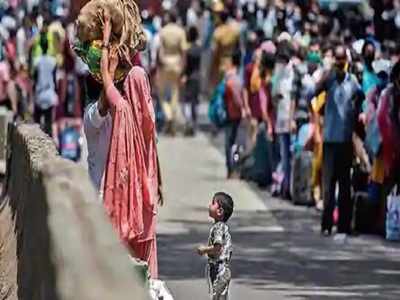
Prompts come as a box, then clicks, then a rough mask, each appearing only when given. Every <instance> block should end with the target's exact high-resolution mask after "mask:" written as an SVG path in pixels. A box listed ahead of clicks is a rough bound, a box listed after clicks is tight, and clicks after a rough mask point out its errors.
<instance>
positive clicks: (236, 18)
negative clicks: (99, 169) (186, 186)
mask: <svg viewBox="0 0 400 300" xmlns="http://www.w3.org/2000/svg"><path fill="white" fill-rule="evenodd" d="M334 2H336V1H313V0H286V1H284V0H275V1H272V0H270V1H267V0H265V1H251V0H241V1H234V0H226V1H220V0H212V1H204V0H193V1H191V2H190V3H189V4H188V1H163V2H162V9H161V11H155V10H152V9H151V8H149V9H143V10H142V11H141V16H142V22H143V26H144V31H145V34H146V37H147V48H146V50H145V51H143V52H141V53H140V54H138V55H137V56H136V57H135V59H134V61H135V64H137V65H141V66H142V67H143V68H144V69H145V70H146V71H147V73H148V74H149V77H150V81H151V86H152V94H153V100H154V105H155V109H156V120H157V128H158V130H159V131H160V133H164V134H167V135H171V136H174V135H176V134H177V133H178V132H180V131H183V133H184V134H185V135H187V136H193V135H195V134H196V131H197V130H198V106H199V103H200V102H207V103H209V116H210V119H211V121H212V123H213V126H214V127H213V130H212V131H213V133H214V134H216V133H218V132H220V131H221V132H223V134H224V135H225V155H226V167H227V178H237V177H240V178H242V179H247V180H253V181H256V182H257V183H258V184H259V185H260V186H263V187H269V188H270V189H271V192H272V193H273V194H274V195H275V196H280V197H282V198H284V199H292V200H293V202H297V203H304V204H309V205H311V204H312V205H315V206H316V208H318V209H319V210H323V213H322V222H321V232H322V233H324V234H326V235H329V234H331V232H332V227H333V224H334V223H335V222H337V224H338V232H339V233H344V234H349V233H351V232H352V225H351V224H352V219H353V217H354V216H353V207H354V205H355V203H354V201H355V200H356V202H357V204H356V206H361V205H364V204H362V203H363V201H366V203H373V205H372V207H373V208H372V210H373V212H372V215H373V216H374V218H372V219H371V221H370V223H371V224H369V225H370V230H372V231H379V232H381V231H382V228H383V227H384V226H383V224H384V215H385V211H386V206H385V199H386V197H387V195H388V194H389V193H390V192H391V190H392V188H393V186H394V185H395V184H398V183H399V180H400V178H399V177H400V145H399V143H400V115H399V104H400V98H399V97H400V96H399V95H400V65H399V58H400V45H399V43H398V40H399V38H400V34H399V33H400V3H399V2H400V1H398V0H385V1H359V3H357V4H354V1H353V4H350V2H351V1H349V3H348V4H346V3H342V4H337V5H336V6H335V5H332V3H334ZM326 3H328V5H327V4H326ZM183 4H184V5H183ZM70 5H71V4H70V1H67V0H57V1H55V0H53V1H48V2H46V3H41V2H39V1H34V0H31V1H22V0H15V1H8V2H2V4H1V8H0V18H1V22H0V43H1V44H0V105H1V106H5V107H7V108H8V109H9V110H11V111H12V113H13V116H14V119H15V120H22V121H34V122H37V123H39V124H40V125H41V126H42V128H43V130H44V131H45V132H47V133H48V134H49V135H51V136H53V137H54V139H55V141H56V143H57V145H58V146H59V147H60V150H63V149H64V148H65V156H66V157H70V158H71V159H78V157H79V155H78V150H77V149H78V146H77V147H74V144H73V143H72V144H71V139H72V140H74V141H77V140H78V139H79V136H80V134H79V132H80V127H81V126H82V117H83V115H84V110H85V108H86V106H87V104H88V103H90V102H93V100H98V98H99V93H100V91H101V86H99V84H98V83H96V81H95V80H93V79H92V78H91V76H90V74H89V70H88V68H87V66H86V65H85V64H84V63H83V62H82V61H81V59H80V58H78V56H76V54H75V53H74V51H73V49H72V48H73V47H72V46H71V45H73V41H74V40H75V28H74V24H73V22H72V21H73V20H71V19H70V17H69V13H68V12H69V9H70ZM182 5H183V8H182ZM221 99H222V102H221ZM65 137H69V140H68V138H65ZM68 141H69V142H68ZM97 181H98V182H97V183H96V184H97V185H99V184H100V182H99V180H97ZM362 192H363V193H362ZM360 195H361V196H360ZM362 195H364V196H365V197H364V198H365V199H364V198H363V197H362ZM358 196H360V197H358ZM368 201H369V202H368ZM336 207H337V209H336ZM337 213H338V214H337ZM364 218H365V216H364ZM336 219H337V220H336ZM356 219H357V211H356ZM372 223H373V224H372ZM360 230H361V228H360Z"/></svg>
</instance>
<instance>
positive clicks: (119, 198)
mask: <svg viewBox="0 0 400 300" xmlns="http://www.w3.org/2000/svg"><path fill="white" fill-rule="evenodd" d="M106 95H107V99H108V102H109V104H110V107H111V110H112V116H113V128H112V134H111V143H110V150H109V155H108V162H107V167H106V175H105V181H104V206H105V209H106V211H107V213H108V215H109V216H110V218H111V222H112V224H113V226H114V228H115V229H116V230H117V232H118V234H119V237H120V239H121V240H122V242H123V243H124V244H125V245H126V246H127V247H128V249H129V250H130V251H131V252H132V254H133V255H134V256H135V257H137V258H140V259H141V260H144V261H147V262H148V264H149V269H150V274H151V277H152V278H157V277H158V266H157V247H156V233H155V232H156V214H157V203H158V199H159V197H160V196H161V195H159V190H158V185H159V173H158V172H159V170H158V163H157V150H156V131H155V114H154V109H153V104H152V99H151V94H150V85H149V81H148V78H147V75H146V73H145V71H144V70H143V69H142V68H140V67H133V68H132V70H131V71H130V73H129V74H128V76H127V78H126V79H125V82H124V89H123V96H122V95H121V94H120V92H119V91H118V90H117V89H116V88H115V86H114V85H112V86H111V87H109V88H108V89H107V90H106Z"/></svg>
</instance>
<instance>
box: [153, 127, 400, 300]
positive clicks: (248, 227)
mask: <svg viewBox="0 0 400 300" xmlns="http://www.w3.org/2000/svg"><path fill="white" fill-rule="evenodd" d="M158 146H159V152H160V158H161V166H162V171H163V180H164V181H163V187H164V193H165V206H164V207H161V208H160V211H159V222H158V253H159V267H160V275H161V279H162V280H166V281H167V284H168V286H169V288H170V289H171V291H172V293H173V295H174V296H175V299H176V300H186V299H190V300H204V299H208V297H207V283H206V280H205V277H204V268H205V263H206V261H205V260H204V258H201V257H199V256H198V255H197V254H196V253H195V248H196V246H197V245H199V244H201V243H206V241H207V237H208V230H209V226H210V224H211V223H210V222H211V221H210V220H209V219H208V211H207V207H208V203H209V201H210V199H211V196H212V194H213V193H214V192H217V191H226V192H228V193H230V194H231V195H232V196H233V198H234V200H235V212H234V216H233V217H232V219H231V221H230V227H231V231H232V239H233V244H234V254H233V261H232V270H233V282H232V286H231V293H230V299H233V300H235V299H237V300H239V299H240V300H243V299H246V300H250V299H400V245H398V244H395V243H388V242H386V241H384V240H382V239H381V238H379V237H371V236H360V237H356V238H350V239H348V240H347V242H346V243H345V244H338V243H336V242H335V241H334V240H333V238H323V237H321V236H320V235H319V226H318V224H319V215H318V213H317V212H316V211H315V210H314V209H313V208H305V207H295V206H292V205H291V204H290V203H288V202H286V201H282V200H278V199H273V198H271V197H269V196H268V194H267V192H265V191H260V190H259V189H258V188H256V187H255V186H253V185H251V184H248V183H245V182H240V181H237V180H234V181H227V180H226V179H225V175H226V174H225V166H224V157H223V154H222V149H221V146H222V144H221V137H217V138H211V137H209V135H208V134H205V133H200V134H199V135H197V137H195V138H187V139H186V138H183V137H176V138H169V137H160V140H159V144H158Z"/></svg>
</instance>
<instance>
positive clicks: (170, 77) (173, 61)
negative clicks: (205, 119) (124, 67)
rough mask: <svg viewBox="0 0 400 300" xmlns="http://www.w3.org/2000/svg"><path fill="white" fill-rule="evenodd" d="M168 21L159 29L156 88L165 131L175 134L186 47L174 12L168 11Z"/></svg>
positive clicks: (184, 34)
mask: <svg viewBox="0 0 400 300" xmlns="http://www.w3.org/2000/svg"><path fill="white" fill-rule="evenodd" d="M167 17H168V18H169V19H168V21H169V22H168V23H167V24H166V25H165V26H164V27H163V28H162V29H161V31H160V49H159V63H158V65H159V68H158V88H159V96H160V101H161V105H162V108H163V110H164V114H165V119H166V128H165V129H166V132H167V133H170V134H175V125H176V121H177V116H178V113H179V85H180V80H181V75H182V72H183V70H184V64H185V52H186V49H187V43H186V33H185V30H184V29H183V28H182V27H181V26H180V25H178V24H177V23H176V22H177V17H176V14H175V13H173V12H170V13H169V14H168V15H167Z"/></svg>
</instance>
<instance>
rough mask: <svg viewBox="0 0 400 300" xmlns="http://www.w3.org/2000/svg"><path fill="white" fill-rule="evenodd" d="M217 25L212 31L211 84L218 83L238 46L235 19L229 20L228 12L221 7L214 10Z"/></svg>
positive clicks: (237, 27)
mask: <svg viewBox="0 0 400 300" xmlns="http://www.w3.org/2000/svg"><path fill="white" fill-rule="evenodd" d="M216 13H217V14H218V22H219V25H218V26H217V28H216V29H215V31H214V34H213V41H212V53H213V55H212V65H211V69H210V71H211V73H210V79H211V83H212V86H215V85H217V84H218V82H219V81H220V80H221V78H222V77H223V75H224V73H225V71H226V66H227V64H228V63H229V61H230V58H231V56H232V54H233V53H234V50H235V49H236V48H237V47H238V46H239V38H240V27H239V24H237V22H235V21H229V20H228V19H229V13H228V11H227V10H225V9H223V10H221V11H217V12H216Z"/></svg>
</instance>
